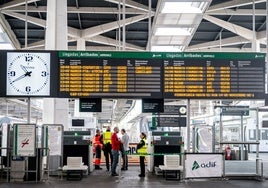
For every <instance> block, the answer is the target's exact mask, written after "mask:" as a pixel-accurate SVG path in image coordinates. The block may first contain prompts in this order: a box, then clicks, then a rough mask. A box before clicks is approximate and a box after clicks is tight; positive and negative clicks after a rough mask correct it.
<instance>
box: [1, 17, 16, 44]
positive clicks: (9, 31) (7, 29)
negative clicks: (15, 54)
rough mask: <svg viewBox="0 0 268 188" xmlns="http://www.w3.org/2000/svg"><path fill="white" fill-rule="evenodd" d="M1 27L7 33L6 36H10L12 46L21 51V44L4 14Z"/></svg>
mask: <svg viewBox="0 0 268 188" xmlns="http://www.w3.org/2000/svg"><path fill="white" fill-rule="evenodd" d="M0 25H1V26H2V29H3V30H4V32H6V34H7V35H8V37H9V39H10V41H11V43H12V45H13V46H14V47H15V48H16V49H20V48H21V46H20V42H19V41H18V39H17V37H16V35H15V33H14V31H13V30H12V28H11V27H10V25H9V23H8V22H7V20H6V19H5V17H4V15H3V14H0Z"/></svg>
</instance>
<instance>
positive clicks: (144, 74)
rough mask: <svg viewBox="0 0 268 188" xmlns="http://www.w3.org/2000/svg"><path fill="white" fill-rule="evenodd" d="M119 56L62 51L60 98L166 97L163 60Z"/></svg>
mask: <svg viewBox="0 0 268 188" xmlns="http://www.w3.org/2000/svg"><path fill="white" fill-rule="evenodd" d="M70 54H71V57H70V56H69V55H70ZM116 55H117V54H116V53H115V57H113V56H112V54H110V53H105V52H103V53H93V52H92V53H88V52H73V53H68V52H62V53H61V55H60V59H59V64H60V80H59V81H60V93H59V95H60V97H115V98H116V97H135V98H137V97H140V98H159V97H161V96H162V68H161V67H162V63H161V61H160V60H157V59H146V58H127V57H124V56H123V57H120V56H116ZM85 56H86V57H87V58H85ZM106 56H109V57H108V58H107V57H106Z"/></svg>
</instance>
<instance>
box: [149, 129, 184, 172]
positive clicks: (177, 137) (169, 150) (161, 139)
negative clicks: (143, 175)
mask: <svg viewBox="0 0 268 188" xmlns="http://www.w3.org/2000/svg"><path fill="white" fill-rule="evenodd" d="M182 145H183V142H182V136H181V134H180V132H165V131H152V132H150V133H149V136H148V152H149V153H150V154H151V155H149V157H148V170H149V171H150V172H155V173H157V172H158V170H159V169H158V167H159V165H163V164H164V155H165V154H172V155H173V154H174V155H180V154H181V151H182V149H181V146H182ZM180 163H181V161H180Z"/></svg>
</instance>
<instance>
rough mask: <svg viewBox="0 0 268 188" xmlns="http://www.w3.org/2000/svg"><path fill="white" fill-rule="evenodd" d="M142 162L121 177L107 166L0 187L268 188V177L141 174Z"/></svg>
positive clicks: (3, 182) (2, 184) (2, 182)
mask: <svg viewBox="0 0 268 188" xmlns="http://www.w3.org/2000/svg"><path fill="white" fill-rule="evenodd" d="M138 174H139V168H138V166H130V167H129V170H128V171H122V175H121V176H120V177H112V176H111V175H110V172H106V170H105V169H104V168H103V170H98V171H94V172H93V173H91V174H90V175H88V176H87V177H84V178H83V179H82V180H81V181H80V180H78V181H77V180H74V181H67V180H66V177H63V178H62V179H61V178H59V177H50V178H49V180H47V181H44V182H37V183H36V182H20V183H19V182H11V183H7V182H5V181H4V180H3V181H1V182H0V188H32V187H36V188H37V187H38V188H43V187H49V188H58V187H59V188H83V187H85V188H89V187H93V188H94V187H96V188H103V187H108V188H116V187H119V188H121V187H122V188H123V187H131V188H135V187H144V188H151V187H152V188H156V187H165V188H166V187H176V188H215V187H217V188H252V187H253V188H268V180H263V181H256V180H226V179H206V180H204V179H198V180H184V181H173V180H165V179H164V178H163V177H162V176H156V175H153V174H150V173H147V174H146V177H145V178H140V177H138Z"/></svg>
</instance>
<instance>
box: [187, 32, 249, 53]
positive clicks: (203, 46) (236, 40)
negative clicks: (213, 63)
mask: <svg viewBox="0 0 268 188" xmlns="http://www.w3.org/2000/svg"><path fill="white" fill-rule="evenodd" d="M244 43H249V40H247V39H245V38H243V37H241V36H236V37H229V38H226V39H221V41H220V40H215V41H211V42H204V43H201V44H196V45H192V46H189V47H187V48H186V49H187V51H193V50H202V49H208V48H217V47H220V46H231V45H235V44H244Z"/></svg>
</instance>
